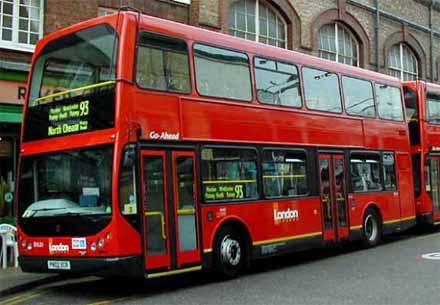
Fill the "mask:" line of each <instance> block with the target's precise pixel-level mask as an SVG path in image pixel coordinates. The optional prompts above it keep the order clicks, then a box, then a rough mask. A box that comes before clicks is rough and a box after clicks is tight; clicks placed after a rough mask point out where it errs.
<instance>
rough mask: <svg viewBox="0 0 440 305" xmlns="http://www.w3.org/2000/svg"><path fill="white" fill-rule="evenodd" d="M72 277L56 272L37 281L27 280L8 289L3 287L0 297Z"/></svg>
mask: <svg viewBox="0 0 440 305" xmlns="http://www.w3.org/2000/svg"><path fill="white" fill-rule="evenodd" d="M70 278H72V277H69V276H67V275H63V274H56V275H52V276H48V277H46V278H42V279H39V280H35V281H30V282H27V283H25V284H19V285H17V286H14V287H10V288H6V289H3V290H0V297H5V296H9V295H11V294H15V293H19V292H23V291H26V290H29V289H33V288H36V287H38V286H43V285H46V284H51V283H54V282H58V281H63V280H67V279H70Z"/></svg>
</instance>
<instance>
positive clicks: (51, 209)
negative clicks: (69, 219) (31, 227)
mask: <svg viewBox="0 0 440 305" xmlns="http://www.w3.org/2000/svg"><path fill="white" fill-rule="evenodd" d="M65 209H66V208H41V209H35V210H31V211H25V212H24V213H23V215H22V216H21V217H23V218H31V217H34V216H35V215H36V214H37V213H38V212H45V211H54V210H65ZM31 213H32V214H31Z"/></svg>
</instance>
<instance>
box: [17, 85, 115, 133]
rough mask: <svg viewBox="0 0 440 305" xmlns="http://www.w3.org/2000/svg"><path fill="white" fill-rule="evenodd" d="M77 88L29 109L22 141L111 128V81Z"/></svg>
mask: <svg viewBox="0 0 440 305" xmlns="http://www.w3.org/2000/svg"><path fill="white" fill-rule="evenodd" d="M80 89H81V90H79V89H74V90H75V91H74V92H70V93H66V94H57V95H55V96H48V97H42V98H39V99H40V103H37V104H36V105H35V106H32V107H29V108H28V110H27V114H26V118H25V130H24V141H33V140H39V139H45V138H52V137H60V136H66V135H71V134H75V133H81V132H88V131H95V130H100V129H105V128H112V127H114V122H115V85H114V82H113V81H111V82H106V83H103V84H96V85H92V86H86V87H84V88H80Z"/></svg>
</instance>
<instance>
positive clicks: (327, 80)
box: [16, 12, 415, 278]
mask: <svg viewBox="0 0 440 305" xmlns="http://www.w3.org/2000/svg"><path fill="white" fill-rule="evenodd" d="M24 117H25V121H24V126H23V133H22V134H23V139H22V140H23V141H22V146H21V147H22V150H21V154H20V177H19V183H18V187H17V198H18V199H17V201H16V209H17V210H16V213H17V215H18V227H19V230H18V232H19V249H20V257H19V262H20V265H21V267H22V269H23V270H24V271H29V272H71V273H94V274H109V273H110V274H111V273H113V274H119V275H133V276H146V277H148V278H153V277H159V276H165V275H171V274H176V273H183V272H188V271H195V270H200V269H208V268H211V267H214V268H215V270H217V271H218V272H220V273H221V274H223V275H225V276H234V275H236V274H237V273H238V272H239V271H240V270H241V269H242V268H244V267H246V266H247V264H248V262H249V261H250V260H253V259H257V258H262V257H267V256H272V255H277V254H281V253H285V252H289V251H296V250H298V249H304V248H308V247H319V246H325V245H327V244H329V243H336V242H341V241H352V240H362V241H363V242H364V243H365V245H367V246H374V245H376V244H377V243H378V242H379V241H380V238H381V236H382V234H386V233H390V232H395V231H399V230H403V229H405V228H408V227H410V226H412V225H413V224H414V223H415V204H414V198H413V181H412V174H411V173H412V169H411V158H410V143H409V137H408V131H407V130H408V128H407V123H406V121H405V115H404V109H403V102H402V90H401V86H400V82H399V80H397V79H395V78H392V77H389V76H385V75H382V74H377V73H374V72H371V71H365V70H362V69H359V68H355V67H350V66H345V65H340V64H337V63H333V62H329V61H325V60H321V59H319V58H315V57H312V56H306V55H304V54H299V53H296V52H292V51H288V50H284V49H280V48H275V47H271V46H267V45H263V44H258V43H254V42H250V41H246V40H242V39H238V38H234V37H230V36H228V35H224V34H220V33H214V32H211V31H206V30H203V29H199V28H194V27H190V26H186V25H182V24H177V23H173V22H170V21H166V20H162V19H157V18H153V17H149V16H143V15H139V14H136V13H134V12H120V13H118V14H115V15H112V16H106V17H100V18H96V19H93V20H90V21H87V22H84V23H80V24H77V25H74V26H71V27H69V28H66V29H64V30H61V31H58V32H56V33H53V34H50V35H48V36H46V37H44V38H43V39H42V40H41V41H40V42H39V43H38V45H37V47H36V50H35V54H34V58H33V62H32V71H31V78H30V81H29V93H28V97H27V105H26V107H25V113H24Z"/></svg>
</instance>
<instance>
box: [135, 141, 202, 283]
mask: <svg viewBox="0 0 440 305" xmlns="http://www.w3.org/2000/svg"><path fill="white" fill-rule="evenodd" d="M141 156H142V165H141V176H142V181H141V182H142V197H143V213H144V218H143V229H144V255H145V266H146V269H147V273H148V275H147V277H149V278H150V277H157V276H163V275H168V274H175V273H181V272H185V271H191V270H196V269H201V268H200V266H199V263H200V246H199V245H200V243H199V241H198V226H197V217H196V215H197V187H196V185H197V184H196V174H195V173H196V171H195V160H196V158H195V154H194V152H192V151H175V150H150V151H142V153H141Z"/></svg>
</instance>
